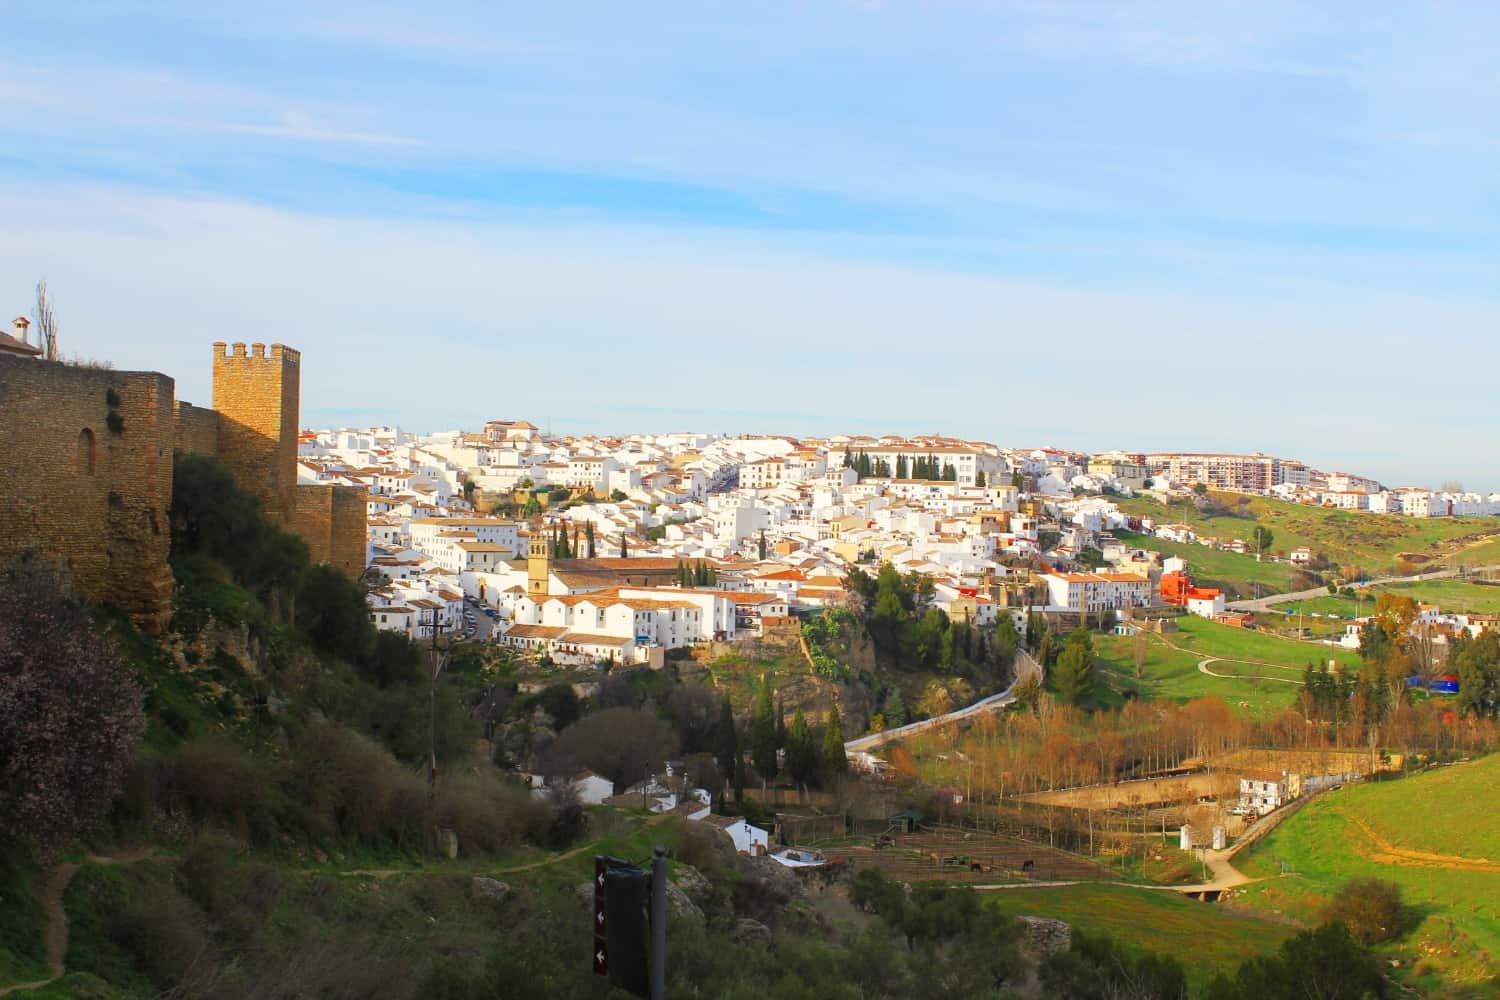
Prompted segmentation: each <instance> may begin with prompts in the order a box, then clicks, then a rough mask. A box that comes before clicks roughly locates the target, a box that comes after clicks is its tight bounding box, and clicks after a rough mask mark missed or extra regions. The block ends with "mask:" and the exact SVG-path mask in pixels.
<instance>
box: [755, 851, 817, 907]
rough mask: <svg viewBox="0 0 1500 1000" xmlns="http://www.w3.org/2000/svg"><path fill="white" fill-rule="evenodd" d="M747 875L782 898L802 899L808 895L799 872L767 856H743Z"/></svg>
mask: <svg viewBox="0 0 1500 1000" xmlns="http://www.w3.org/2000/svg"><path fill="white" fill-rule="evenodd" d="M741 862H742V867H743V868H744V871H745V874H746V876H748V877H749V878H750V879H751V880H752V881H754V882H756V883H758V884H759V885H760V886H761V887H762V888H763V889H765V890H767V891H768V892H770V893H771V894H772V895H775V896H777V897H779V898H781V899H801V898H802V897H804V896H806V895H807V890H806V888H805V887H804V886H803V885H802V880H801V879H800V878H798V877H797V873H796V872H794V871H792V870H791V869H790V868H788V867H787V866H786V865H784V864H782V863H781V862H779V861H772V860H771V859H770V858H767V857H759V858H751V857H742V858H741Z"/></svg>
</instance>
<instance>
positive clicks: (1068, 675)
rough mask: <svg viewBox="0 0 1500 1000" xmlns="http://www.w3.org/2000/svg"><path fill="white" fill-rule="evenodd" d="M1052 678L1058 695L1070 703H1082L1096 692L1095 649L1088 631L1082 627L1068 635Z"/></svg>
mask: <svg viewBox="0 0 1500 1000" xmlns="http://www.w3.org/2000/svg"><path fill="white" fill-rule="evenodd" d="M1052 679H1053V683H1054V684H1056V686H1057V694H1058V697H1059V698H1061V699H1062V700H1063V701H1065V702H1067V703H1068V704H1070V705H1077V704H1080V703H1081V702H1083V701H1084V700H1086V699H1087V698H1088V697H1089V696H1090V695H1092V694H1093V693H1094V649H1093V643H1092V642H1090V641H1089V637H1088V633H1087V632H1085V631H1083V630H1082V629H1080V630H1078V631H1077V632H1074V633H1073V634H1072V635H1070V636H1068V641H1067V642H1066V643H1064V644H1063V651H1062V653H1061V654H1059V655H1058V657H1057V668H1056V669H1055V670H1054V671H1053V673H1052Z"/></svg>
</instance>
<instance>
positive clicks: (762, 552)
mask: <svg viewBox="0 0 1500 1000" xmlns="http://www.w3.org/2000/svg"><path fill="white" fill-rule="evenodd" d="M844 454H845V455H847V454H848V452H845V453H844ZM760 561H761V562H765V561H766V529H764V528H762V529H761V530H760Z"/></svg>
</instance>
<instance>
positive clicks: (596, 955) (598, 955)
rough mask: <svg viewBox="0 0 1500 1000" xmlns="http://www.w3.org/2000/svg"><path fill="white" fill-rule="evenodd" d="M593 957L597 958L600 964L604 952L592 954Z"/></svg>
mask: <svg viewBox="0 0 1500 1000" xmlns="http://www.w3.org/2000/svg"><path fill="white" fill-rule="evenodd" d="M594 957H595V958H597V959H598V960H599V961H600V962H603V961H604V952H602V951H599V952H595V953H594Z"/></svg>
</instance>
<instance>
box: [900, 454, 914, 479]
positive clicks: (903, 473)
mask: <svg viewBox="0 0 1500 1000" xmlns="http://www.w3.org/2000/svg"><path fill="white" fill-rule="evenodd" d="M910 472H911V466H909V465H907V464H906V456H905V455H897V456H896V478H897V479H910V478H911V476H910V475H908V473H910Z"/></svg>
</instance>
